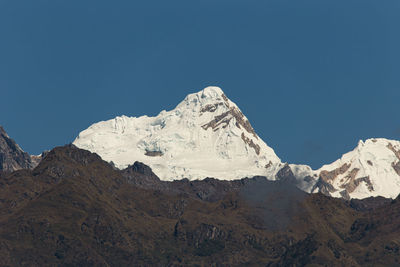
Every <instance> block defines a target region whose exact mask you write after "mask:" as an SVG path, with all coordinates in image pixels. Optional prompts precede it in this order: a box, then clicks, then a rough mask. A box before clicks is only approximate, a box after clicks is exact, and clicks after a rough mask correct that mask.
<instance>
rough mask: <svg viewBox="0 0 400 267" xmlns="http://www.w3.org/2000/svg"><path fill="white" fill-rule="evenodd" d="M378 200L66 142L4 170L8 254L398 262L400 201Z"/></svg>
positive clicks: (31, 260)
mask: <svg viewBox="0 0 400 267" xmlns="http://www.w3.org/2000/svg"><path fill="white" fill-rule="evenodd" d="M371 203H372V204H371ZM374 203H375V202H374V200H369V202H368V203H367V202H366V204H360V203H356V204H354V202H353V204H351V203H350V202H347V201H344V200H342V199H334V198H330V197H327V196H324V195H322V194H313V195H308V194H305V193H303V192H302V191H300V190H298V189H296V188H295V187H292V186H290V185H287V184H284V183H273V182H269V181H266V180H265V179H264V178H262V177H257V178H254V179H243V180H240V181H234V182H229V181H218V180H215V179H206V180H204V181H194V182H189V181H187V180H184V181H175V182H172V183H168V182H161V181H159V179H158V178H157V177H156V176H155V175H154V174H153V173H152V172H151V170H150V169H149V168H148V167H147V166H145V165H143V164H140V163H136V164H134V165H133V166H131V167H130V168H128V169H126V170H123V171H119V170H116V169H114V168H113V167H112V166H111V165H109V164H108V163H106V162H104V161H103V160H101V159H100V157H99V156H97V155H96V154H92V153H90V152H88V151H84V150H80V149H77V148H76V147H74V146H65V147H59V148H55V149H53V150H52V151H51V152H49V153H48V154H47V156H46V157H45V158H44V159H43V160H42V161H41V163H40V164H39V165H38V166H37V167H36V168H35V169H34V170H20V171H16V172H13V173H11V174H2V176H0V265H1V266H26V265H29V266H47V265H52V266H53V265H57V266H58V265H61V266H94V265H95V266H193V265H198V266H243V265H250V266H263V265H264V266H304V265H324V266H394V265H399V264H400V263H399V259H400V251H399V248H400V227H399V225H400V200H399V198H398V199H396V200H394V201H390V202H387V201H381V200H379V204H374ZM354 205H356V206H354ZM357 207H358V208H357ZM360 207H361V208H360ZM368 207H370V208H368Z"/></svg>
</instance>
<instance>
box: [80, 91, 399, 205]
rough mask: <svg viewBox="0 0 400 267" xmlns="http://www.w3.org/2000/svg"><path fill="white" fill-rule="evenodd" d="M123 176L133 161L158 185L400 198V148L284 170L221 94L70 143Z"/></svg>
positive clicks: (372, 147) (121, 121) (102, 125)
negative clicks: (278, 186)
mask: <svg viewBox="0 0 400 267" xmlns="http://www.w3.org/2000/svg"><path fill="white" fill-rule="evenodd" d="M73 144H75V145H76V146H77V147H80V148H82V149H86V150H89V151H91V152H95V153H97V154H98V155H100V156H101V157H102V158H103V159H104V160H106V161H109V162H111V161H112V162H113V163H114V164H115V166H116V167H118V168H119V169H124V168H126V167H127V166H128V165H130V164H132V163H133V162H135V161H140V162H143V163H145V164H146V165H148V166H150V167H151V168H152V170H153V171H154V173H155V174H156V175H157V176H158V177H160V179H161V180H165V181H173V180H179V179H185V178H187V179H189V180H196V179H204V178H207V177H214V178H217V179H222V180H235V179H241V178H244V177H253V176H265V177H267V179H268V180H272V181H276V180H282V179H284V180H286V181H289V180H290V181H291V183H293V184H294V185H296V186H297V187H298V188H300V189H301V190H303V191H305V192H308V193H311V192H312V193H316V192H321V193H324V194H326V195H329V196H334V197H340V198H345V199H351V198H359V199H362V198H368V197H371V196H383V197H387V198H396V197H397V195H398V194H399V193H400V142H399V141H396V140H388V139H384V138H372V139H368V140H366V141H365V142H363V141H360V142H359V144H358V146H357V147H356V148H355V149H354V150H353V151H351V152H348V153H346V154H344V155H343V156H342V158H341V159H338V160H337V161H335V162H333V163H331V164H327V165H324V166H323V167H322V168H320V169H319V170H312V169H311V168H310V167H309V166H306V165H296V164H289V163H284V162H282V161H281V160H280V159H279V157H278V156H277V155H276V154H275V152H274V150H273V149H272V148H270V147H269V146H268V145H267V144H266V143H265V142H264V141H263V140H261V138H260V137H259V136H258V135H257V133H256V132H255V130H254V129H253V127H252V126H251V124H250V122H249V120H248V119H247V118H246V116H245V115H244V114H243V113H242V112H241V111H240V109H239V107H238V106H237V105H236V104H235V103H233V102H232V101H231V100H229V99H228V97H227V96H226V95H225V93H224V92H223V91H222V90H221V89H220V88H218V87H207V88H205V89H204V90H201V91H200V92H197V93H193V94H189V95H188V96H186V98H185V99H184V100H183V101H182V102H181V103H179V104H178V105H177V106H176V108H175V109H173V110H171V111H165V110H164V111H161V112H160V114H158V115H157V116H155V117H148V116H141V117H126V116H121V117H116V118H115V119H111V120H108V121H102V122H98V123H95V124H93V125H92V126H90V127H89V128H88V129H86V130H84V131H82V132H81V133H80V134H79V135H78V137H77V138H76V139H75V141H74V142H73Z"/></svg>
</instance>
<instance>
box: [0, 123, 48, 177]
mask: <svg viewBox="0 0 400 267" xmlns="http://www.w3.org/2000/svg"><path fill="white" fill-rule="evenodd" d="M40 159H41V156H30V155H29V154H28V153H26V152H25V151H23V150H22V149H21V148H20V147H19V145H18V144H17V143H16V142H15V141H14V140H13V139H11V138H10V137H9V136H8V134H7V133H6V131H5V130H4V128H3V127H2V126H0V171H3V172H9V171H15V170H19V169H32V168H34V167H35V166H36V165H37V164H38V163H39V161H40Z"/></svg>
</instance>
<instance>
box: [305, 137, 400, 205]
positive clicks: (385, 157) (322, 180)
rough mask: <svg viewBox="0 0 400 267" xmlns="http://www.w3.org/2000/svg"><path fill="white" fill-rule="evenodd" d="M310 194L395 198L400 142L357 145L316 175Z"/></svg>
mask: <svg viewBox="0 0 400 267" xmlns="http://www.w3.org/2000/svg"><path fill="white" fill-rule="evenodd" d="M317 173H318V176H319V180H318V182H317V184H316V185H315V187H314V188H313V190H312V192H317V191H321V192H323V193H325V194H329V195H331V196H335V197H344V198H366V197H369V196H384V197H389V198H396V197H397V196H398V195H399V193H400V142H399V141H395V140H388V139H384V138H373V139H368V140H366V141H365V142H363V141H360V142H359V143H358V146H357V147H356V148H355V149H354V150H353V151H350V152H348V153H346V154H344V155H343V156H342V157H341V158H340V159H338V160H337V161H335V162H333V163H331V164H328V165H325V166H322V168H321V169H319V170H318V171H317Z"/></svg>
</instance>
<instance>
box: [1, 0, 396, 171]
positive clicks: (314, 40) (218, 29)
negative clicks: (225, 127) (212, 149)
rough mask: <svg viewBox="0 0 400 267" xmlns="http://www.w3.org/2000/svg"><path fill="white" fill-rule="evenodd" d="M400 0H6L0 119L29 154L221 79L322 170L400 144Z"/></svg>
mask: <svg viewBox="0 0 400 267" xmlns="http://www.w3.org/2000/svg"><path fill="white" fill-rule="evenodd" d="M399 14H400V1H398V0H385V1H378V0H375V1H371V0H359V1H354V0H332V1H326V0H304V1H303V0H301V1H299V0H290V1H289V0H259V1H256V0H241V1H237V0H198V1H191V0H182V1H176V0H168V1H165V0H162V1H161V0H160V1H152V0H144V1H132V0H130V1H103V0H93V1H85V0H79V1H72V0H65V1H61V0H47V1H44V0H35V1H31V0H25V1H23V0H0V124H1V125H3V126H4V127H5V129H6V131H7V132H8V133H9V135H10V136H11V137H13V138H14V139H15V140H16V141H17V143H19V144H20V145H21V147H22V148H23V149H24V150H26V151H27V152H29V153H32V154H39V153H40V152H41V151H43V150H45V149H51V148H52V147H54V146H58V145H64V144H66V143H70V142H72V141H73V140H74V138H75V137H76V136H77V135H78V133H79V132H80V131H81V130H83V129H85V128H87V127H88V126H90V125H91V124H92V123H94V122H97V121H100V120H107V119H111V118H113V117H115V116H117V115H123V114H125V115H127V116H140V115H144V114H146V115H156V114H158V112H159V111H161V110H162V109H167V110H168V109H172V108H174V106H175V105H176V104H178V103H179V102H180V101H181V100H183V98H184V97H185V96H186V95H187V94H189V93H193V92H196V91H199V90H201V89H202V88H204V87H206V86H209V85H216V86H220V87H221V88H222V89H223V90H224V92H225V93H226V95H227V96H228V97H229V98H230V99H231V100H232V101H234V102H236V104H237V105H238V106H239V107H240V108H241V110H242V111H243V113H244V114H245V115H246V116H247V117H248V118H249V120H250V122H251V123H252V125H253V127H254V128H255V130H256V132H257V133H258V134H259V135H260V136H261V138H263V139H264V141H265V142H266V143H267V144H268V145H269V146H271V147H272V148H273V149H274V150H275V152H276V153H277V155H278V156H279V157H280V158H281V159H282V160H283V161H288V162H291V163H305V164H309V165H311V166H312V167H313V168H318V167H320V166H321V164H323V163H329V162H331V161H333V160H335V159H337V158H339V157H340V155H341V154H343V153H344V152H347V151H349V150H351V149H353V148H354V147H355V146H356V144H357V142H358V140H359V139H366V138H370V137H385V138H390V139H398V140H400V120H399V114H400V112H399V111H400V105H399V104H400V16H399Z"/></svg>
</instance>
